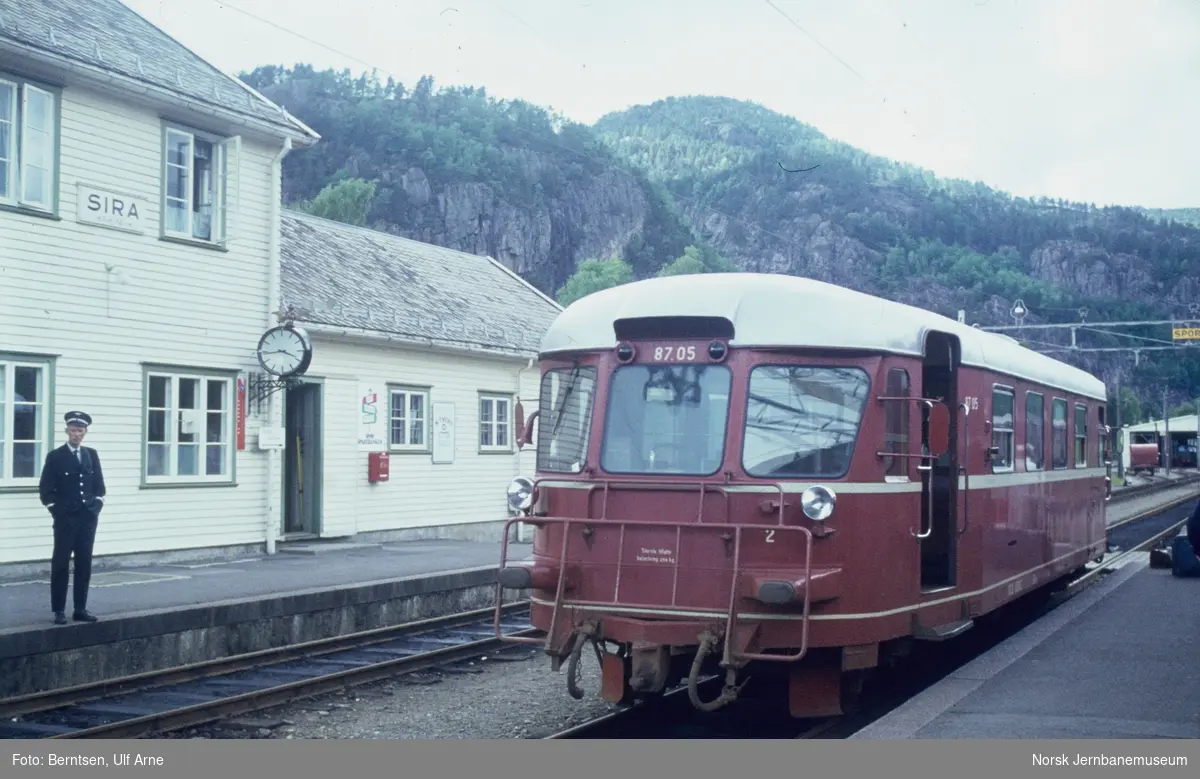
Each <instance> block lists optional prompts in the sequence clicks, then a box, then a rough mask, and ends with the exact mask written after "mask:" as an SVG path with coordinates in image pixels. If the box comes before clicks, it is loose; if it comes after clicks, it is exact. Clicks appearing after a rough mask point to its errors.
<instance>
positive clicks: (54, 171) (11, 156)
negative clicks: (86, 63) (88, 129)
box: [0, 73, 60, 214]
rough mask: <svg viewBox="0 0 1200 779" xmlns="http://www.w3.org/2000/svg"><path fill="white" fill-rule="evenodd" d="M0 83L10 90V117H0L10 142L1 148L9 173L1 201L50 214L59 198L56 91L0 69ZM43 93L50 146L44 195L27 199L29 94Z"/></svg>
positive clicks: (58, 108) (0, 152) (5, 203)
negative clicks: (46, 102) (46, 109)
mask: <svg viewBox="0 0 1200 779" xmlns="http://www.w3.org/2000/svg"><path fill="white" fill-rule="evenodd" d="M0 85H2V86H5V87H8V88H10V89H11V90H12V94H11V97H10V98H9V105H8V115H9V116H10V117H11V120H0V121H3V123H5V124H8V125H9V133H8V137H9V143H8V146H7V147H5V148H0V157H3V158H4V159H5V161H6V162H7V163H8V177H7V180H5V181H4V182H3V183H4V184H5V185H6V187H5V189H4V190H3V191H2V192H0V203H2V204H4V205H8V206H14V207H17V208H22V209H29V210H32V211H42V212H45V213H48V214H53V213H54V212H55V210H56V207H57V205H56V204H57V202H58V146H59V131H58V127H59V122H58V116H59V110H60V105H59V94H58V93H57V92H55V91H54V90H51V89H47V88H45V87H41V86H38V85H36V84H33V83H30V82H29V81H26V80H24V79H20V78H15V77H13V76H10V75H7V74H4V73H0ZM31 93H32V94H38V95H43V96H45V97H46V98H47V99H48V100H49V101H50V109H49V111H50V114H49V116H48V120H49V127H48V128H47V132H48V133H49V136H50V148H49V149H47V151H46V154H47V158H48V160H47V165H48V166H49V167H48V174H49V175H48V180H47V189H46V199H45V200H42V201H37V200H29V199H27V198H26V197H25V182H26V181H27V180H28V165H29V158H30V153H29V146H28V144H29V143H30V137H31V135H30V133H29V132H28V129H29V128H28V124H27V121H28V117H29V110H28V107H29V96H30V94H31Z"/></svg>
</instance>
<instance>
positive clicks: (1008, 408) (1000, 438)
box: [992, 387, 1016, 471]
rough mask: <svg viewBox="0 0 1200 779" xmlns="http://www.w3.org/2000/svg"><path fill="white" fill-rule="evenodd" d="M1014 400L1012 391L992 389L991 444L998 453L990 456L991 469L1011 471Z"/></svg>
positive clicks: (1013, 436) (1013, 438)
mask: <svg viewBox="0 0 1200 779" xmlns="http://www.w3.org/2000/svg"><path fill="white" fill-rule="evenodd" d="M1015 408H1016V401H1015V398H1014V396H1013V391H1012V390H1009V389H1001V388H999V387H996V388H995V389H993V390H992V446H993V447H995V448H996V449H998V450H999V453H998V454H997V455H996V456H995V457H993V458H992V470H993V471H1011V470H1012V467H1013V459H1014V455H1013V444H1014V443H1015V438H1016V435H1015V433H1014V430H1015V428H1014V426H1013V419H1014V413H1013V412H1014V409H1015Z"/></svg>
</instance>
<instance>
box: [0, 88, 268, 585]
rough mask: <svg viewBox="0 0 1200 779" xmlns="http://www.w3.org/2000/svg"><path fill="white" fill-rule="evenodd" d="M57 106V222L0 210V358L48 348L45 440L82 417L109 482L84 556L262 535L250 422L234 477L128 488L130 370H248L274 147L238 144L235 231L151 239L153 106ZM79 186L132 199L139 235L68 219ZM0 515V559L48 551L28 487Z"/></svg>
mask: <svg viewBox="0 0 1200 779" xmlns="http://www.w3.org/2000/svg"><path fill="white" fill-rule="evenodd" d="M61 115H62V130H61V147H62V148H61V156H60V169H59V191H60V201H59V213H60V216H61V217H62V219H61V221H52V220H48V219H41V218H37V217H31V216H25V215H21V214H16V213H10V212H0V270H2V271H3V272H2V273H0V285H2V286H0V297H2V298H3V305H0V333H3V341H2V342H0V352H32V353H48V354H57V355H59V359H58V361H57V366H56V382H55V387H54V389H55V393H54V397H53V402H54V414H55V419H54V420H53V429H54V440H53V445H54V446H58V445H61V444H62V443H63V442H64V440H65V435H64V433H63V430H62V428H63V425H62V422H61V420H62V415H63V413H64V412H66V411H68V410H70V409H73V408H79V409H82V410H84V411H86V412H88V413H89V414H91V415H92V418H93V426H92V429H91V431H90V432H89V434H88V437H87V443H88V444H89V445H91V446H94V447H95V448H96V449H97V450H98V451H99V453H100V456H101V458H102V462H103V465H104V471H105V477H106V480H107V483H108V500H107V502H106V507H105V510H104V513H103V514H102V515H101V520H100V528H99V532H98V534H97V537H96V554H97V555H109V554H122V553H136V552H156V551H164V550H173V549H184V548H195V547H211V546H226V545H241V544H253V543H261V542H262V541H263V539H264V538H265V535H266V522H267V516H266V505H267V484H266V478H265V475H266V464H267V460H266V455H265V454H264V453H262V452H259V451H257V450H256V448H255V446H254V442H255V440H256V435H255V432H256V430H257V427H258V420H256V419H254V418H253V417H251V418H250V419H248V420H247V435H246V438H247V448H246V450H245V451H242V452H240V453H238V455H237V482H238V484H237V486H236V487H225V486H222V487H168V488H155V489H142V488H141V486H140V485H141V467H142V457H141V446H142V414H143V410H142V409H143V397H142V394H143V390H142V364H143V363H144V362H155V363H166V364H172V365H181V366H186V367H189V368H194V369H199V368H214V369H223V370H242V371H247V370H254V369H255V365H256V362H255V355H254V348H255V345H256V343H257V340H258V337H259V336H260V335H261V333H262V330H263V327H264V325H265V322H266V318H267V312H268V311H269V310H272V309H274V308H275V306H271V305H269V303H270V301H269V300H268V289H267V285H268V279H269V248H268V247H269V243H270V230H271V225H270V204H271V201H272V199H274V198H278V197H279V192H278V191H276V192H272V191H271V186H270V185H271V175H270V174H271V171H270V162H271V158H272V157H273V156H274V155H275V154H277V153H278V151H279V147H280V146H281V145H282V141H281V142H280V144H279V145H278V146H276V147H274V148H272V147H271V146H270V145H268V144H265V143H264V144H260V143H256V142H253V141H248V140H246V139H243V142H242V148H241V154H240V175H239V178H240V197H239V201H238V204H237V205H238V214H237V218H236V225H235V230H236V232H235V235H234V240H233V242H232V243H231V244H230V246H229V251H228V252H223V251H214V250H210V249H204V248H198V247H192V246H186V245H179V244H174V243H168V242H165V241H161V240H159V239H158V218H159V198H160V194H161V183H160V176H161V169H162V148H161V146H162V124H161V122H160V120H159V118H158V116H157V115H156V114H155V113H154V112H153V111H151V110H143V109H140V108H134V107H131V106H128V105H125V104H123V103H121V102H119V101H118V100H116V99H113V98H110V97H107V96H103V95H100V94H97V93H91V92H85V91H82V90H79V89H76V88H70V87H68V88H67V89H65V90H64V92H63V98H62V109H61ZM79 182H83V183H86V184H89V185H93V186H96V187H103V188H106V189H111V190H115V191H116V192H122V193H128V194H130V195H135V196H139V197H141V198H144V199H145V202H146V204H147V209H148V211H149V213H146V214H144V215H143V218H144V221H145V222H147V227H148V228H149V229H148V230H147V233H146V234H144V235H133V234H128V233H122V232H118V231H115V230H109V229H104V228H100V227H94V226H91V225H84V224H78V223H76V221H75V199H76V186H77V183H79ZM106 266H112V270H113V272H112V273H110V272H109V271H108V270H107V269H106ZM0 517H2V518H3V525H4V543H3V544H0V563H7V562H28V561H36V560H46V559H47V558H49V556H50V553H51V548H52V534H51V521H50V517H49V515H48V513H47V512H46V511H45V509H43V508H42V506H41V504H40V502H39V501H38V497H37V494H36V492H30V491H27V490H26V491H6V492H3V493H0ZM276 521H277V520H276Z"/></svg>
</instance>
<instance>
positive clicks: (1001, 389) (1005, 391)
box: [991, 384, 1017, 473]
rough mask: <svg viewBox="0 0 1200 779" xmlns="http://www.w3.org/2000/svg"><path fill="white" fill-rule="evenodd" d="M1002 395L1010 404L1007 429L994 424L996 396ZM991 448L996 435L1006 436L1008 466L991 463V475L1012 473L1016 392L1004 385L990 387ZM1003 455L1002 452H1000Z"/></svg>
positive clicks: (1014, 460)
mask: <svg viewBox="0 0 1200 779" xmlns="http://www.w3.org/2000/svg"><path fill="white" fill-rule="evenodd" d="M997 395H1004V396H1006V397H1008V399H1009V400H1010V401H1011V402H1012V423H1011V424H1010V425H1009V426H1008V427H1001V426H999V425H997V424H996V396H997ZM991 412H992V443H991V445H992V446H995V445H996V435H997V434H1000V435H1005V436H1008V465H997V464H996V462H995V461H994V460H993V461H992V473H1013V472H1014V471H1015V470H1016V465H1017V392H1016V389H1015V388H1014V387H1009V386H1007V385H1004V384H993V385H992V408H991ZM1001 454H1003V452H1001Z"/></svg>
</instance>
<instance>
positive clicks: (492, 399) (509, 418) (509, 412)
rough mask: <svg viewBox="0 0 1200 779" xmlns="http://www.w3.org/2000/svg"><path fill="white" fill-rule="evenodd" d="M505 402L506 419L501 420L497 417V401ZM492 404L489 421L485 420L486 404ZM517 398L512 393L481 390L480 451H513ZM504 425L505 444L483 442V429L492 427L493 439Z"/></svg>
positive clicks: (493, 439)
mask: <svg viewBox="0 0 1200 779" xmlns="http://www.w3.org/2000/svg"><path fill="white" fill-rule="evenodd" d="M497 402H501V403H503V404H504V408H505V413H504V419H503V420H500V419H497V417H496V403H497ZM489 404H490V405H491V413H490V414H489V417H490V418H491V419H490V420H489V421H484V418H483V408H484V406H485V405H489ZM514 405H515V400H514V398H513V396H512V395H507V394H504V393H500V392H481V393H479V408H478V413H479V433H478V439H477V440H478V441H479V451H481V452H512V451H514V449H513V406H514ZM500 427H503V429H504V431H505V440H506V443H503V444H494V443H493V444H485V443H483V431H484V430H485V429H487V428H491V433H492V435H491V440H492V441H495V440H496V431H497V430H498V429H499V428H500Z"/></svg>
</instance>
